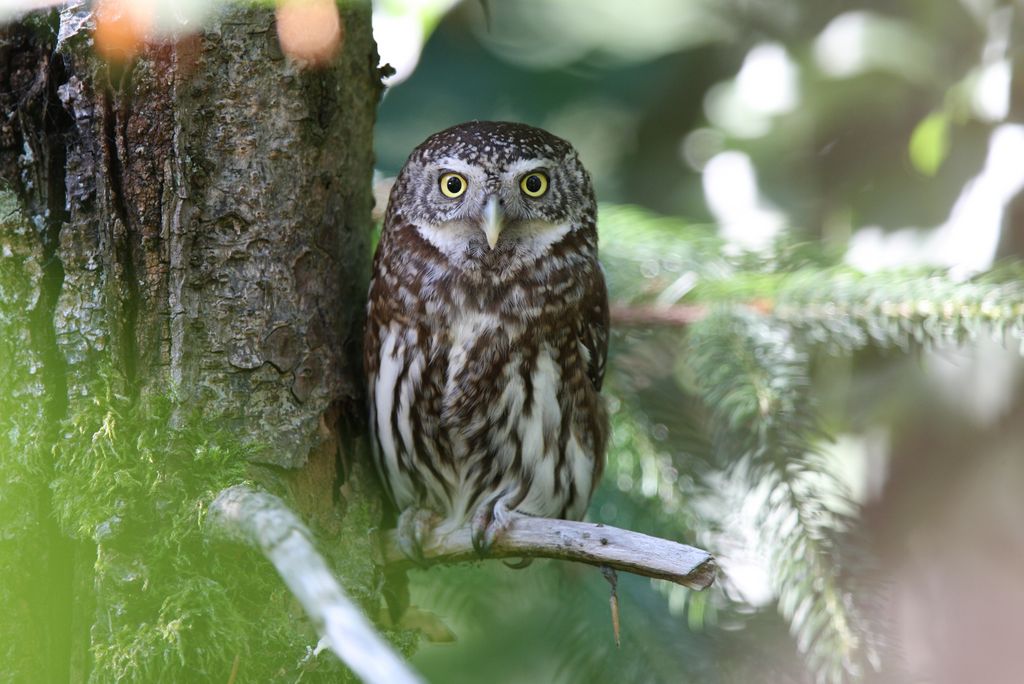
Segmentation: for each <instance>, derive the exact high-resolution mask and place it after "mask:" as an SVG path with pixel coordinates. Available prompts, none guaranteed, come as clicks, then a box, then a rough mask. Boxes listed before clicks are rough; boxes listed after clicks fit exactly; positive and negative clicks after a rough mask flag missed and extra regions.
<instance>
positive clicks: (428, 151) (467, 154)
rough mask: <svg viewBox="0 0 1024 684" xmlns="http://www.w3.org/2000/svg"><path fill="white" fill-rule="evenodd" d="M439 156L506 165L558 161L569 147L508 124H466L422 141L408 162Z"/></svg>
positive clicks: (551, 137) (542, 132) (540, 132)
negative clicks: (544, 158) (544, 160)
mask: <svg viewBox="0 0 1024 684" xmlns="http://www.w3.org/2000/svg"><path fill="white" fill-rule="evenodd" d="M442 150H443V154H445V155H452V156H456V157H458V158H459V159H463V160H465V161H467V162H470V163H476V162H478V161H480V160H481V159H487V160H489V161H490V162H492V163H494V162H497V163H507V162H511V161H516V160H518V159H532V158H542V157H547V158H553V159H560V158H563V157H565V156H567V155H568V154H570V153H572V152H573V147H572V145H570V144H569V143H568V142H566V141H565V140H562V139H561V138H559V137H558V136H555V135H552V134H550V133H548V132H547V131H545V130H543V129H540V128H535V127H533V126H527V125H526V124H521V123H514V122H511V121H467V122H466V123H461V124H458V125H457V126H452V127H451V128H446V129H444V130H443V131H440V132H438V133H434V134H433V135H432V136H430V137H429V138H427V139H426V140H424V141H423V142H422V143H420V145H419V146H418V147H416V149H415V150H413V152H412V154H411V155H410V157H409V158H410V160H413V159H415V160H422V161H426V160H430V159H433V158H434V157H436V156H437V154H438V152H439V151H442Z"/></svg>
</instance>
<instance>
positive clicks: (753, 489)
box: [687, 313, 875, 682]
mask: <svg viewBox="0 0 1024 684" xmlns="http://www.w3.org/2000/svg"><path fill="white" fill-rule="evenodd" d="M687 351H688V354H687V359H688V365H689V366H690V369H691V371H692V373H693V378H694V382H695V386H696V390H697V391H698V392H699V393H700V395H701V396H702V397H703V399H704V401H705V402H706V404H707V406H708V407H709V421H708V422H709V429H710V431H711V433H712V435H713V443H714V445H715V449H716V451H718V452H719V453H720V454H722V455H723V456H724V457H725V458H727V459H729V461H728V466H727V467H728V468H729V469H730V471H731V474H733V475H735V476H737V477H738V478H740V479H741V480H742V482H743V483H744V484H745V487H746V489H747V491H748V492H749V494H748V496H752V497H756V498H757V500H758V501H760V503H761V512H760V515H759V517H758V523H759V529H760V537H759V538H760V541H761V544H763V547H764V551H765V553H766V555H767V556H768V558H769V559H770V574H771V581H772V584H773V587H774V589H775V592H776V594H777V596H778V600H779V609H780V612H781V613H782V614H783V616H784V617H786V618H787V619H788V620H789V621H790V625H791V628H792V631H793V633H794V635H795V636H796V638H797V644H798V647H799V648H800V650H801V652H803V653H805V654H806V655H807V657H808V662H809V664H810V665H811V667H812V668H813V669H814V670H815V671H816V672H817V673H818V676H819V678H820V679H822V680H825V681H830V682H838V681H843V679H844V676H845V675H861V674H863V672H864V667H863V661H864V660H865V659H866V658H868V657H870V658H874V657H875V654H874V653H873V652H865V644H864V640H865V639H867V638H869V637H868V634H867V633H866V632H865V630H863V629H861V627H862V626H861V625H859V624H858V623H859V622H860V618H859V616H858V615H857V612H856V609H855V607H854V605H853V598H852V597H851V596H850V595H848V593H847V592H846V591H844V587H842V586H841V584H840V583H839V581H838V578H837V575H838V558H837V553H836V550H835V548H834V546H833V541H832V538H831V537H830V533H833V534H834V533H835V532H837V531H841V530H843V529H845V527H846V521H845V520H844V517H845V512H848V511H851V510H853V509H854V506H853V504H852V503H851V502H850V501H849V498H848V497H847V495H846V492H845V491H844V487H843V485H842V484H841V483H840V482H838V481H836V480H834V479H831V478H830V473H829V470H828V468H827V467H824V468H823V467H822V466H823V463H822V462H821V461H820V460H817V459H815V458H814V454H815V452H816V449H817V444H818V442H819V440H820V439H821V438H822V433H821V429H820V427H819V421H818V418H817V415H816V413H815V411H814V403H813V398H812V397H811V396H810V392H809V390H810V378H809V365H808V359H807V356H806V354H804V353H802V352H800V351H799V350H798V349H797V348H796V347H795V346H794V344H793V342H792V340H791V339H790V336H789V334H788V331H787V330H786V329H785V328H784V327H781V326H779V325H778V323H777V322H772V321H766V320H759V319H757V318H756V317H754V316H752V315H744V314H739V315H734V314H729V313H720V314H715V315H712V316H711V317H709V318H708V319H707V320H705V321H702V322H701V323H700V324H699V325H697V326H695V329H694V330H693V332H692V333H691V335H690V337H689V340H688V346H687ZM829 495H831V497H830V496H829Z"/></svg>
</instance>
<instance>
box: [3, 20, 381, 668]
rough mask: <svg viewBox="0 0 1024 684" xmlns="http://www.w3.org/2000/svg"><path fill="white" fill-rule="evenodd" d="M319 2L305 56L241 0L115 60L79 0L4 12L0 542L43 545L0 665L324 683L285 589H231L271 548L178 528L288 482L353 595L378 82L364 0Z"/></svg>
mask: <svg viewBox="0 0 1024 684" xmlns="http://www.w3.org/2000/svg"><path fill="white" fill-rule="evenodd" d="M341 11H342V23H343V28H344V32H343V35H344V43H343V46H342V48H341V50H340V51H339V54H338V55H337V57H335V58H334V60H333V61H332V63H331V64H329V65H328V66H327V67H325V68H321V69H316V70H314V69H309V68H303V67H302V65H300V64H297V63H295V62H293V61H292V60H291V59H289V58H287V57H285V56H283V55H282V52H281V50H280V47H279V45H278V43H277V33H276V30H275V23H274V13H273V11H272V10H270V9H267V8H262V7H234V8H230V9H226V10H224V11H223V12H221V13H220V14H219V15H218V16H217V17H216V18H215V19H214V20H212V21H211V22H209V23H208V25H207V26H206V27H205V28H204V31H203V33H202V34H201V35H197V36H193V37H191V38H187V39H184V40H182V41H181V42H179V43H177V44H174V45H154V46H150V47H147V48H145V50H144V51H143V52H142V53H141V54H140V55H139V56H138V57H137V58H136V59H135V60H133V61H132V62H131V63H130V64H124V65H120V66H118V65H108V64H107V63H105V62H103V61H101V60H100V59H98V58H97V57H96V56H95V55H94V53H93V50H92V45H91V42H92V41H91V40H90V36H91V34H90V32H89V31H88V30H87V28H88V26H89V18H88V13H87V11H85V10H82V9H65V10H64V11H63V12H61V13H60V15H57V14H52V15H49V16H35V17H31V18H29V19H27V20H25V21H23V22H21V23H19V24H14V25H11V26H8V27H6V28H3V29H0V31H2V32H0V108H2V111H3V117H2V120H0V179H2V183H0V195H4V197H0V205H2V206H0V208H2V209H3V210H2V211H0V221H3V223H0V247H2V248H3V253H2V255H0V260H2V261H3V262H5V263H6V266H5V268H6V271H5V272H4V273H5V274H6V275H5V276H4V277H9V279H10V278H14V279H17V278H21V280H20V281H19V282H20V283H21V284H22V285H23V287H22V289H20V290H18V289H17V288H14V287H13V286H12V285H10V284H9V282H4V281H0V291H3V292H4V298H5V300H6V301H5V302H4V303H3V308H2V309H0V312H2V313H3V316H4V317H3V318H0V326H3V327H2V328H0V333H2V334H3V336H5V339H6V340H7V342H8V344H9V346H10V354H9V355H8V358H7V359H5V360H4V361H0V372H3V373H4V377H2V378H0V382H2V385H0V389H2V390H3V392H4V393H5V398H4V400H0V408H2V407H8V406H10V407H15V409H17V410H18V411H20V412H19V415H17V416H15V415H13V413H11V412H10V411H9V412H8V415H6V416H0V431H3V430H6V431H7V432H6V434H7V436H6V437H5V438H4V439H5V440H6V441H0V446H2V448H3V449H5V450H7V451H8V452H9V453H5V454H3V455H2V458H3V461H4V463H5V464H6V465H5V466H0V476H5V479H6V480H7V483H6V484H0V501H6V502H7V503H8V504H10V505H11V506H12V508H14V509H17V510H18V511H19V515H20V516H21V518H19V520H20V521H21V522H19V523H18V525H20V526H19V527H15V526H14V523H9V521H7V520H0V532H6V533H7V534H6V535H0V538H2V539H3V541H2V542H0V543H2V544H4V545H5V546H3V547H2V548H0V553H3V551H4V550H7V549H10V550H11V551H12V554H13V553H14V549H15V546H14V545H19V546H18V548H19V549H20V550H22V551H24V550H25V549H28V548H29V544H35V545H37V547H36V552H37V553H36V552H34V553H24V554H22V556H21V557H23V558H28V559H29V560H27V561H26V563H31V561H32V559H34V560H35V561H36V562H37V565H36V566H34V568H33V570H32V576H31V577H24V578H23V584H24V586H23V587H21V585H18V584H17V582H15V581H14V580H13V579H11V580H10V581H9V584H8V587H7V590H8V591H10V592H12V595H13V594H16V593H18V592H21V596H20V597H19V602H18V603H17V607H16V609H15V610H14V613H13V614H12V616H11V620H12V624H13V622H14V621H15V620H17V621H18V622H19V623H21V624H20V626H19V627H16V628H15V627H11V628H10V630H9V631H10V633H11V635H12V636H11V638H12V639H14V641H11V642H9V643H8V644H7V645H6V646H0V659H2V662H3V664H2V665H0V681H7V680H8V675H10V679H12V680H14V681H21V680H22V679H25V680H26V681H27V680H32V681H54V682H56V681H65V680H73V681H80V680H87V679H92V680H95V681H110V680H112V679H113V678H114V677H124V678H125V679H127V680H132V679H135V678H139V677H146V678H154V679H168V680H174V679H175V677H176V676H179V677H180V676H183V675H188V674H191V675H194V676H196V677H198V678H199V679H206V678H209V679H213V680H219V681H228V679H229V677H233V676H236V677H237V681H264V680H269V679H274V680H277V679H280V680H288V681H295V680H296V678H297V677H298V676H299V675H300V673H299V672H297V668H301V669H303V670H304V672H303V673H302V674H303V676H304V681H309V678H310V677H312V676H315V673H317V672H319V673H321V674H322V675H323V676H325V677H327V676H333V677H335V680H336V678H337V671H336V670H334V674H333V675H331V671H332V668H333V667H334V666H333V665H330V666H328V665H324V664H323V663H322V662H320V661H323V659H325V658H327V656H321V657H320V658H319V659H307V660H305V661H303V656H304V655H305V654H304V653H303V652H302V651H301V650H295V649H297V648H298V647H299V646H300V645H301V644H303V643H305V644H314V643H315V636H314V635H313V631H312V629H311V628H310V626H309V625H308V624H305V622H304V620H303V619H302V618H301V615H300V613H297V612H296V611H295V607H294V605H293V603H292V602H291V601H290V599H288V598H287V596H286V595H285V594H283V593H278V592H277V590H276V589H267V592H268V594H267V595H266V596H263V595H251V593H250V594H249V595H246V593H245V592H246V591H248V592H252V591H260V589H259V588H260V587H270V586H271V585H270V584H269V583H270V581H271V580H272V579H275V578H273V576H272V575H270V574H268V573H269V571H268V570H267V569H266V566H267V564H266V562H265V561H264V560H263V559H262V558H261V557H260V556H259V555H258V554H257V553H255V552H249V551H247V550H237V549H232V548H220V547H215V546H210V545H209V544H207V543H206V542H205V541H202V540H201V539H200V535H198V534H197V533H196V530H197V529H199V528H200V527H201V523H202V521H203V511H204V510H205V508H204V507H205V505H206V504H207V503H208V502H209V500H210V498H211V497H212V495H213V494H215V493H216V489H217V488H218V487H220V486H227V485H230V484H233V482H232V481H231V480H232V479H233V478H234V479H238V478H247V479H252V480H256V481H258V482H259V483H260V484H261V485H263V486H264V487H267V488H269V489H271V490H273V491H276V492H277V493H278V494H282V495H285V496H286V497H287V498H288V499H289V500H290V501H291V502H292V503H293V505H294V506H295V507H296V509H297V510H298V511H299V513H300V515H302V516H303V518H304V519H305V520H306V521H307V522H308V523H309V524H310V525H311V526H312V528H313V529H314V531H316V532H317V533H318V534H319V535H320V538H321V541H328V540H329V544H327V543H325V544H324V546H329V547H330V548H326V549H324V551H326V552H327V555H328V557H329V558H330V559H331V561H332V562H333V563H334V565H335V568H336V570H337V571H338V572H339V573H340V574H341V576H342V578H343V583H344V584H346V586H347V588H348V589H349V591H350V592H351V593H352V594H353V595H354V596H355V597H356V598H357V599H359V600H361V601H362V602H363V603H364V605H365V606H366V607H367V608H369V609H370V610H371V611H372V610H373V609H374V608H375V604H376V602H377V601H378V599H379V597H378V596H377V594H376V586H377V584H378V579H379V578H378V576H377V571H376V570H375V568H374V566H373V565H372V563H371V561H370V555H371V554H370V550H371V548H370V544H371V535H370V528H371V526H373V525H375V524H376V523H377V520H376V518H377V516H378V513H379V511H378V503H377V502H379V496H378V493H377V491H376V489H375V485H374V484H373V479H372V475H371V474H370V470H369V469H368V468H367V467H366V466H365V461H364V460H363V459H362V457H361V455H360V451H359V449H360V445H361V440H360V437H361V434H362V431H363V424H362V421H363V417H362V416H363V411H362V399H361V392H362V389H361V386H360V382H359V377H360V373H359V365H358V364H359V362H358V358H359V356H358V355H359V341H360V328H361V322H362V320H361V317H362V311H363V305H364V302H365V287H366V281H367V278H368V273H369V257H370V251H369V237H370V229H371V221H370V209H371V204H372V194H371V188H370V183H371V173H372V127H373V121H374V115H375V109H376V103H377V100H378V97H379V94H380V79H379V74H378V71H377V66H376V65H377V56H376V51H375V48H374V45H373V41H372V37H371V30H370V17H369V9H368V6H367V5H364V4H363V3H346V4H344V5H343V9H342V10H341ZM83 24H84V28H83ZM14 206H16V207H17V212H16V213H12V211H11V209H10V207H14ZM12 274H13V275H12ZM9 295H10V296H9ZM19 308H20V309H22V310H24V309H30V310H31V311H30V313H29V314H26V315H24V316H20V317H19V313H18V310H19ZM19 325H21V326H22V327H20V328H19ZM0 351H3V349H0ZM25 369H29V370H30V371H31V372H28V371H26V370H25ZM36 369H38V372H36ZM167 397H170V400H168V399H167ZM36 399H38V401H37V402H36V404H38V409H37V410H36V412H35V413H34V414H33V412H32V411H33V406H35V405H36V404H34V403H33V401H35V400H36ZM3 401H7V403H3ZM161 402H162V403H161ZM162 406H163V407H166V413H161V411H162V410H163V409H161V408H160V407H162ZM18 425H27V426H28V427H26V428H25V429H20V428H19V429H17V430H15V429H14V428H15V427H17V426H18ZM12 426H13V427H12ZM12 430H13V432H12ZM126 435H127V436H126ZM33 454H34V455H33ZM200 455H201V457H200ZM32 459H35V460H34V461H33V460H32ZM189 459H191V460H189ZM240 460H244V461H246V463H245V468H244V469H241V468H239V467H238V466H239V461H240ZM112 464H116V468H115V467H114V466H113V465H112ZM213 464H215V465H213ZM2 468H8V470H10V471H11V472H12V473H15V475H17V477H15V476H14V475H11V476H10V477H7V475H8V473H6V472H5V471H3V470H2ZM18 468H21V470H17V469H18ZM12 480H17V483H15V482H13V481H12ZM15 484H17V487H15ZM119 492H120V493H119ZM108 497H109V501H108ZM3 505H4V504H3V503H0V513H2V512H3V511H4V510H6V509H3V508H2V506H3ZM179 510H181V511H185V513H183V514H182V515H183V516H184V517H180V516H179V517H175V516H176V515H178V514H177V513H175V511H179ZM189 511H191V512H189ZM189 516H191V517H189ZM182 520H184V521H185V522H186V523H188V522H191V523H198V524H191V526H190V525H189V524H185V523H181V524H180V525H179V523H180V522H181V521H182ZM332 551H333V553H332ZM8 557H9V558H15V555H9V556H8ZM225 559H226V560H225ZM3 562H4V561H0V565H2V564H3ZM11 562H14V561H11ZM3 569H4V568H3V567H0V570H3ZM22 570H24V568H22ZM250 575H253V578H250V577H249V576H250ZM256 575H258V576H259V577H260V578H262V579H257V578H255V576H256ZM233 578H237V582H236V581H235V579H233ZM19 581H22V580H19ZM259 582H265V584H259ZM236 585H237V586H236ZM19 587H21V588H19ZM22 589H24V591H22ZM3 591H4V589H3V588H0V598H3ZM176 592H177V593H176ZM204 592H206V593H204ZM203 596H212V597H213V598H210V599H209V601H205V600H196V597H203ZM182 597H184V598H182ZM179 603H180V605H178V604H179ZM249 604H254V605H253V606H250V605H249ZM268 606H269V607H268ZM3 619H6V618H0V620H3ZM246 620H253V621H258V622H259V624H251V625H247V624H244V622H245V621H246ZM275 620H276V621H275ZM289 625H293V628H291V629H290V631H291V632H292V633H293V635H289V634H285V632H287V631H289V629H288V628H289ZM277 628H280V630H279V631H280V633H278V632H277V631H275V630H276V629H277ZM5 635H7V632H5V631H3V630H0V637H3V636H5ZM142 635H149V636H142ZM4 648H7V649H8V651H7V653H6V655H9V656H10V657H9V658H3V656H4V655H5V652H4V651H3V649H4ZM232 654H233V657H232ZM300 661H302V662H300ZM8 664H10V667H11V668H12V669H11V670H10V672H6V671H4V670H5V669H6V668H7V667H8ZM233 668H234V671H235V674H234V675H232V674H231V673H232V670H233ZM174 673H178V675H175V674H174Z"/></svg>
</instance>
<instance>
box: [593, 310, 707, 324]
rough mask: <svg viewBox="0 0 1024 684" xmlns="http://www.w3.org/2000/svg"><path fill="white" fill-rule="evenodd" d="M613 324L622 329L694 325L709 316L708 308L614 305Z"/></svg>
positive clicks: (612, 312) (611, 314) (611, 311)
mask: <svg viewBox="0 0 1024 684" xmlns="http://www.w3.org/2000/svg"><path fill="white" fill-rule="evenodd" d="M609 315H610V316H611V319H612V324H613V325H615V326H621V327H632V328H643V327H651V326H670V327H676V326H685V325H692V324H693V323H696V322H697V321H699V320H701V319H702V318H705V317H706V316H707V315H708V310H707V307H705V306H701V305H699V304H675V305H673V306H650V305H640V306H630V305H627V304H613V305H612V306H611V309H610V310H609Z"/></svg>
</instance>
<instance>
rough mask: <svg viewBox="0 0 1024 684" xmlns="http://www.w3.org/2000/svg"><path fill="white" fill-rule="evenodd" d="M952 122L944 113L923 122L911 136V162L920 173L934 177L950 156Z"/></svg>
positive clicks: (927, 117) (929, 117)
mask: <svg viewBox="0 0 1024 684" xmlns="http://www.w3.org/2000/svg"><path fill="white" fill-rule="evenodd" d="M949 139H950V121H949V115H948V114H946V113H945V112H943V111H935V112H932V113H931V114H929V115H928V116H926V117H925V118H923V119H922V120H921V122H920V123H919V124H917V127H915V128H914V132H913V133H912V134H911V135H910V150H909V151H910V161H911V163H913V165H914V168H916V169H917V170H918V171H919V172H920V173H922V174H924V175H925V176H934V175H935V174H936V173H937V172H938V170H939V167H941V166H942V163H943V162H944V161H946V157H947V156H949V146H950V144H949Z"/></svg>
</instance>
